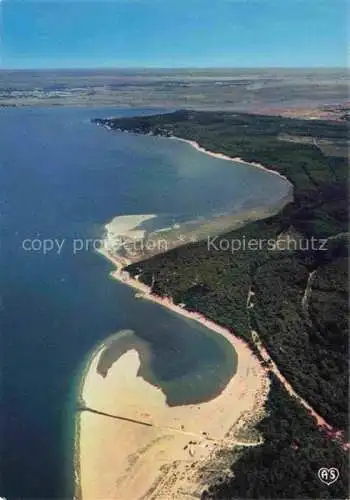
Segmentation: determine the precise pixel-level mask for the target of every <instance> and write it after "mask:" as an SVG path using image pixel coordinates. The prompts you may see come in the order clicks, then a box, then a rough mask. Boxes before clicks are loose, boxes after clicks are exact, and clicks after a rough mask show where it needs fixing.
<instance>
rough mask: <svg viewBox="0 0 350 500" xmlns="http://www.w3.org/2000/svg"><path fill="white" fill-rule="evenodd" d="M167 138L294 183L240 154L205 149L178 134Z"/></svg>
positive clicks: (214, 156)
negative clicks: (243, 157) (234, 154)
mask: <svg viewBox="0 0 350 500" xmlns="http://www.w3.org/2000/svg"><path fill="white" fill-rule="evenodd" d="M166 139H175V140H176V141H181V142H185V143H186V144H189V145H190V146H191V147H192V148H194V149H195V150H196V151H199V152H200V153H204V154H206V155H208V156H211V157H212V158H216V159H217V160H226V161H232V162H234V163H241V164H243V165H251V166H252V167H255V168H259V169H260V170H264V171H265V172H268V173H269V174H274V175H278V177H280V178H281V179H284V180H286V181H288V182H289V183H290V184H291V185H292V183H291V182H290V180H289V179H288V178H287V177H286V176H285V175H282V174H280V173H279V172H277V171H276V170H272V169H270V168H267V167H265V166H264V165H262V164H261V163H256V162H249V161H245V160H243V159H242V158H240V157H238V156H237V157H234V158H233V157H231V156H228V155H225V154H224V153H216V152H215V151H210V150H209V149H205V148H204V147H202V146H201V145H200V144H199V143H198V142H197V141H193V140H191V139H183V138H182V137H178V136H176V135H172V136H170V137H166Z"/></svg>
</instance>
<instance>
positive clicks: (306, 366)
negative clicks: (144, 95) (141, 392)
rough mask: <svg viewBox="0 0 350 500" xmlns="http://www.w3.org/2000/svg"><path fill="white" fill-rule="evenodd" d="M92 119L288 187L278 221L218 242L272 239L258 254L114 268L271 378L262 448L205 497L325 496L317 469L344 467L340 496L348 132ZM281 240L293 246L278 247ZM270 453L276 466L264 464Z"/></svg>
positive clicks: (236, 116)
mask: <svg viewBox="0 0 350 500" xmlns="http://www.w3.org/2000/svg"><path fill="white" fill-rule="evenodd" d="M95 121H96V122H97V123H98V124H100V125H105V126H107V127H108V128H109V129H112V130H117V131H129V132H133V133H142V134H153V135H162V136H166V137H172V136H175V137H181V138H183V139H186V140H190V141H195V142H196V143H198V144H199V145H200V147H202V148H204V149H205V150H209V151H214V152H216V153H219V154H222V155H227V156H229V157H231V158H240V159H241V160H243V161H246V162H254V163H257V164H259V165H260V166H263V167H264V168H268V169H269V170H270V169H272V170H274V171H276V172H277V173H278V174H280V175H282V176H284V177H286V178H287V179H288V180H289V181H290V182H291V183H292V184H293V186H294V200H293V201H291V202H290V203H288V204H287V205H286V206H285V207H284V208H283V209H282V210H281V211H280V212H279V213H278V214H275V215H272V216H270V217H268V218H266V219H264V220H260V221H255V222H250V223H248V224H247V225H245V226H244V227H241V228H238V229H235V230H234V231H232V232H230V233H227V234H224V235H223V236H222V237H221V239H222V240H223V239H225V240H229V239H232V238H234V239H236V240H237V239H243V238H245V239H249V238H251V239H252V238H254V239H257V240H266V239H275V241H276V245H275V247H274V248H273V251H271V248H266V247H264V246H262V248H260V246H259V248H258V251H246V250H242V249H238V250H235V251H234V252H232V251H231V250H230V249H229V248H226V249H224V248H223V247H222V246H220V245H219V246H218V248H217V249H216V248H211V249H208V245H207V242H206V241H204V242H198V243H192V244H187V245H184V246H183V247H180V248H177V249H173V250H170V251H169V252H166V253H163V254H159V255H155V256H153V257H151V258H149V259H147V260H144V261H142V262H135V263H132V264H130V265H128V266H127V267H126V268H125V269H124V274H123V271H122V270H120V269H119V270H118V271H117V273H119V274H118V277H119V279H123V276H124V279H125V280H126V281H128V282H129V284H133V285H134V286H136V283H137V287H138V288H140V290H141V288H142V290H143V291H144V293H145V295H147V298H152V300H157V301H159V302H163V303H165V302H166V301H167V305H168V306H170V305H171V307H176V308H177V309H182V308H183V307H186V310H187V311H189V313H188V314H191V313H192V314H195V315H199V317H203V318H206V320H208V321H210V322H214V323H215V324H216V325H219V326H220V327H222V328H224V329H228V330H230V331H231V332H234V334H235V335H236V336H238V337H240V338H242V339H243V340H244V341H245V342H246V343H247V344H248V345H249V346H250V348H251V350H252V351H253V352H255V353H256V355H257V356H258V357H259V358H260V360H261V363H262V366H263V367H264V368H265V369H266V370H267V371H268V372H269V374H270V379H271V389H270V393H269V397H268V400H267V402H266V403H265V410H266V412H267V413H266V416H265V417H264V418H263V419H262V420H261V421H260V422H259V423H257V425H256V429H257V430H258V432H260V433H261V435H262V438H263V440H264V444H263V445H261V446H257V447H254V448H251V449H249V451H244V450H243V451H242V453H240V455H239V457H238V458H237V457H236V460H234V463H233V464H232V470H233V474H227V475H225V474H224V477H223V478H221V480H218V479H217V480H216V481H213V482H212V484H209V485H208V488H206V489H205V490H203V491H202V498H211V497H212V498H232V497H233V495H234V496H235V497H241V496H245V497H256V496H257V495H258V494H259V495H260V496H264V495H269V496H270V497H274V498H276V497H278V498H282V497H289V498H301V497H310V496H311V497H315V498H323V497H325V496H327V495H328V492H327V490H326V489H325V487H324V485H322V484H320V482H319V481H318V479H317V470H318V468H320V467H324V466H325V464H332V465H335V464H336V466H337V468H338V469H339V470H340V474H341V476H340V480H339V481H338V482H337V483H336V484H334V487H333V489H332V495H333V497H334V498H345V496H346V492H347V490H348V488H347V472H346V471H347V455H346V448H347V436H346V433H347V429H348V408H347V401H348V398H347V391H348V386H347V373H348V371H347V369H348V354H347V347H348V342H347V338H348V337H347V313H348V305H347V304H348V301H347V297H348V295H347V282H348V280H347V269H348V233H347V230H348V221H347V162H346V158H345V155H344V150H345V145H346V140H347V128H346V125H345V124H342V123H335V122H327V121H322V122H321V121H317V120H314V121H303V120H294V119H288V118H281V117H272V116H261V115H259V116H256V115H249V114H243V113H228V112H227V113H224V112H194V111H186V110H181V111H178V112H175V113H171V114H162V115H153V116H147V117H144V116H143V117H140V118H138V117H134V118H120V119H118V118H115V119H106V120H102V119H98V120H95ZM290 137H293V140H292V141H291V140H289V139H290ZM311 241H313V242H315V241H317V242H318V246H316V247H315V246H311V245H310V243H311ZM286 242H292V243H293V244H292V245H291V246H287V247H286ZM281 243H282V244H281ZM321 243H322V245H323V246H322V248H321ZM323 248H324V250H323ZM110 257H111V256H109V258H110ZM125 264H127V262H124V265H125ZM144 287H146V288H144ZM150 293H151V295H150ZM162 297H163V298H162ZM169 298H171V300H170V299H169ZM172 304H174V306H173V305H172ZM186 314H187V313H186ZM271 456H274V457H277V456H278V457H281V456H283V460H277V461H273V462H272V463H271V462H270V459H269V458H268V457H271ZM267 462H269V463H270V465H269V474H267V473H266V470H265V468H264V463H267ZM300 469H302V470H303V473H304V476H305V481H303V482H298V484H297V485H296V484H294V483H292V482H290V481H289V479H288V478H289V477H290V475H291V474H298V473H300ZM247 470H249V471H250V472H249V475H247V474H246V471H247ZM271 477H273V478H274V480H273V481H271ZM277 478H278V480H277ZM150 498H151V497H150ZM155 498H157V497H155Z"/></svg>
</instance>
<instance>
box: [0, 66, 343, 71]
mask: <svg viewBox="0 0 350 500" xmlns="http://www.w3.org/2000/svg"><path fill="white" fill-rule="evenodd" d="M276 69H284V70H327V69H334V70H336V69H338V70H340V69H342V70H348V69H349V68H348V66H86V67H82V66H81V67H75V66H67V67H64V66H62V67H54V66H52V67H51V66H50V67H32V68H4V67H3V68H1V67H0V71H87V70H89V71H91V70H95V71H96V70H107V71H111V70H114V71H115V70H119V71H188V70H196V71H202V70H207V71H208V70H209V71H215V70H226V71H227V70H245V71H247V70H276Z"/></svg>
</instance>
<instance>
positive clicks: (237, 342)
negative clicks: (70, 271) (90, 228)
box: [96, 248, 254, 355]
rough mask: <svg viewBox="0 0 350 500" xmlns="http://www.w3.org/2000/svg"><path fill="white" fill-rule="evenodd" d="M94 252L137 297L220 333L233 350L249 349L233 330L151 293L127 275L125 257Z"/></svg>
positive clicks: (147, 288) (103, 251)
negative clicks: (105, 260) (103, 258)
mask: <svg viewBox="0 0 350 500" xmlns="http://www.w3.org/2000/svg"><path fill="white" fill-rule="evenodd" d="M96 252H97V253H99V254H100V255H102V256H103V257H105V258H106V259H107V260H109V261H110V262H111V263H112V264H114V265H115V266H116V269H115V270H114V271H112V272H111V273H110V275H111V276H112V277H113V278H114V279H116V280H118V281H120V282H121V283H124V284H125V285H128V286H130V287H132V288H134V289H135V290H137V292H139V293H141V294H142V295H141V297H139V298H142V299H146V300H150V301H151V302H154V303H156V304H159V305H161V306H163V307H165V308H166V309H169V310H170V311H173V312H175V313H176V314H179V315H180V316H183V317H185V318H187V319H192V320H194V321H196V322H197V323H200V324H201V325H202V326H205V327H206V328H208V329H209V330H212V331H213V332H215V333H218V334H219V335H222V336H223V337H224V338H225V339H226V340H228V341H229V343H230V344H231V345H232V346H233V348H234V349H235V350H237V348H238V349H239V348H240V347H243V346H244V348H245V349H249V351H251V349H250V347H249V345H248V343H247V342H245V341H244V340H243V339H241V338H239V337H237V336H235V334H234V332H231V331H230V330H229V329H228V328H225V327H223V326H221V325H219V324H217V323H215V322H214V321H212V320H210V319H208V318H206V317H205V316H204V315H202V314H200V313H196V312H190V311H188V310H187V309H186V307H185V306H183V307H181V306H180V305H177V304H174V302H173V301H172V299H171V298H169V297H164V298H163V297H160V296H159V295H156V294H154V293H152V291H151V288H150V287H149V286H147V285H145V284H144V283H141V282H140V281H139V280H138V279H136V278H132V277H131V276H130V275H129V273H128V272H127V271H125V270H124V267H126V266H128V265H130V264H131V261H130V260H128V259H127V258H126V257H120V258H119V257H117V256H115V255H113V254H112V253H111V252H109V251H108V250H107V249H106V248H100V249H98V250H96ZM252 354H253V353H252ZM253 355H254V354H253Z"/></svg>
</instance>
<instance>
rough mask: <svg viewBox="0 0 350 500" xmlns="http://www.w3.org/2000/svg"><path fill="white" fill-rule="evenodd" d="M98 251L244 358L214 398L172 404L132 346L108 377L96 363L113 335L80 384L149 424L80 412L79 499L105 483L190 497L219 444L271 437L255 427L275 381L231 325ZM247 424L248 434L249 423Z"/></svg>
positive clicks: (103, 404)
mask: <svg viewBox="0 0 350 500" xmlns="http://www.w3.org/2000/svg"><path fill="white" fill-rule="evenodd" d="M97 252H98V253H100V255H102V256H103V257H104V258H106V259H107V260H109V261H110V262H111V263H113V265H114V266H115V267H116V269H114V270H113V271H111V272H110V274H109V275H110V276H111V277H113V278H114V279H117V280H118V281H120V282H122V283H124V284H126V285H128V286H130V287H131V288H133V289H134V290H135V291H136V292H137V293H139V294H140V295H139V297H140V298H141V300H142V299H146V300H151V301H152V302H155V303H158V304H159V305H162V306H163V307H166V308H167V309H168V310H171V311H173V312H175V313H177V314H180V315H181V316H183V317H187V318H189V319H193V320H195V321H197V322H199V323H200V324H201V325H203V326H205V327H206V328H208V329H210V330H211V331H214V332H215V333H217V334H219V335H221V336H223V337H224V338H225V339H226V340H227V341H228V342H229V344H230V345H231V346H232V348H233V349H234V350H235V352H236V355H237V359H238V364H237V371H236V373H235V374H234V375H233V376H232V377H231V378H230V380H229V381H228V384H227V385H226V386H225V387H224V388H223V390H222V391H220V393H219V394H218V395H216V396H215V397H214V398H213V399H211V400H209V401H207V402H203V403H195V404H189V405H176V406H174V407H172V406H169V405H167V404H166V400H165V395H164V393H163V391H162V390H161V389H160V388H159V387H156V386H153V385H152V384H150V383H149V382H147V381H146V380H145V379H144V378H143V377H142V376H140V373H139V369H140V366H141V364H140V363H141V358H140V353H139V352H138V351H137V350H135V349H134V348H130V349H128V350H127V351H126V352H125V353H124V354H123V355H122V356H121V357H119V358H118V360H116V362H115V363H113V366H111V367H110V369H109V372H108V375H107V377H106V378H102V379H101V377H99V376H98V375H97V374H96V373H95V370H96V366H97V363H98V362H99V353H100V352H101V350H103V349H104V347H105V346H106V344H108V341H107V340H105V341H103V343H102V344H100V345H99V346H98V347H97V348H95V349H94V350H92V351H91V353H90V354H89V355H88V362H87V363H86V365H85V367H84V373H83V376H82V378H81V381H80V385H79V391H80V401H84V402H86V403H87V406H88V407H91V408H94V409H96V410H99V411H102V412H104V414H105V415H106V414H110V415H111V414H113V415H118V414H119V415H121V416H122V417H127V419H131V420H132V422H137V420H139V419H141V420H143V422H145V425H146V427H145V426H144V425H143V426H142V425H141V426H136V428H135V427H134V424H130V423H128V422H125V421H124V422H123V421H120V420H118V421H115V420H114V421H113V420H110V419H107V420H101V418H102V419H105V418H106V417H103V414H102V416H101V415H100V416H98V415H97V416H96V415H94V414H93V413H90V412H83V414H81V413H79V414H77V418H76V425H77V428H78V429H79V433H78V434H77V437H76V440H75V467H76V471H75V472H76V474H75V480H76V483H75V492H76V493H75V497H74V499H75V500H82V499H83V500H89V499H90V498H91V499H92V498H96V491H101V490H102V491H103V492H104V493H105V496H106V495H107V492H110V493H111V495H112V497H113V498H116V492H117V491H118V494H119V495H120V498H121V500H134V499H136V498H139V499H141V498H148V497H147V495H148V494H151V495H152V498H154V499H155V498H158V497H159V498H165V496H164V491H165V492H166V494H167V495H169V498H179V500H184V498H185V496H186V497H187V495H188V494H194V493H196V494H199V493H198V492H200V491H202V490H203V489H205V488H206V487H207V484H206V480H207V479H208V478H207V477H206V476H205V477H204V478H203V479H199V477H198V473H199V471H200V467H199V466H200V464H201V467H202V466H208V467H210V468H212V467H214V468H215V463H216V458H215V457H216V455H215V453H216V452H218V453H220V450H225V449H226V448H228V449H231V448H234V449H236V447H241V446H248V447H249V446H259V445H261V444H262V443H263V439H262V437H261V436H259V437H257V436H255V435H252V434H250V432H251V431H250V430H249V429H250V426H251V425H253V426H255V423H256V422H257V421H258V420H260V419H261V418H262V416H263V414H264V404H265V401H266V398H267V397H268V393H269V387H270V381H269V378H268V376H267V370H266V369H264V368H263V367H262V366H261V363H260V361H259V359H258V358H257V356H256V355H255V354H254V352H252V350H251V348H250V347H249V345H248V344H247V343H246V342H244V341H243V340H242V339H239V338H238V337H236V336H235V335H234V334H233V333H232V332H231V331H230V330H229V329H227V328H224V327H221V326H220V325H218V324H216V323H214V322H213V321H211V320H208V319H206V318H205V317H204V316H202V315H200V314H197V313H191V312H189V311H187V310H185V309H184V308H183V307H181V306H177V305H175V304H174V303H173V302H172V300H171V299H169V298H164V299H163V298H161V297H159V296H156V295H154V294H152V293H151V289H150V287H148V286H147V285H145V284H143V283H140V282H139V281H138V280H137V279H135V278H132V277H131V276H130V275H129V273H128V272H127V271H125V270H124V269H123V266H124V265H127V263H128V262H127V260H126V259H125V258H123V257H121V258H119V257H118V255H115V254H112V252H108V251H107V250H106V249H104V250H102V249H100V250H97ZM136 296H137V294H136ZM134 391H135V392H134ZM85 395H86V397H87V399H85ZM232 405H233V406H232ZM230 409H231V410H230ZM119 412H120V413H119ZM214 416H215V417H214ZM256 419H258V420H256ZM129 422H130V420H129ZM101 425H102V427H101ZM130 426H131V427H130ZM245 426H247V429H248V430H247V432H248V434H245V433H244V432H245V431H244V430H243V431H242V429H244V428H245ZM252 428H253V427H252ZM203 429H204V430H205V432H204V431H203ZM241 431H242V432H243V434H240V433H241ZM190 440H193V441H190ZM113 441H115V442H118V443H119V446H121V447H122V449H123V450H124V452H123V453H122V454H120V453H118V452H117V451H116V448H115V447H114V446H113V447H109V446H108V445H107V444H108V443H109V442H113ZM191 443H192V444H191ZM102 450H104V451H103V453H104V459H103V460H102V461H101V462H100V463H99V464H96V463H95V460H96V459H95V458H94V456H95V455H96V454H97V455H99V453H101V452H102ZM136 457H137V459H136ZM197 462H198V463H197ZM97 465H98V466H97ZM102 476H103V477H102ZM115 488H117V490H116V489H115ZM112 492H113V494H112ZM130 492H132V496H131V495H130ZM184 492H186V495H185V496H183V494H182V493H184ZM93 493H94V494H93ZM180 493H181V494H180ZM145 495H146V496H145ZM166 497H167V498H168V496H166ZM118 498H119V497H118ZM150 498H151V496H150Z"/></svg>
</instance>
